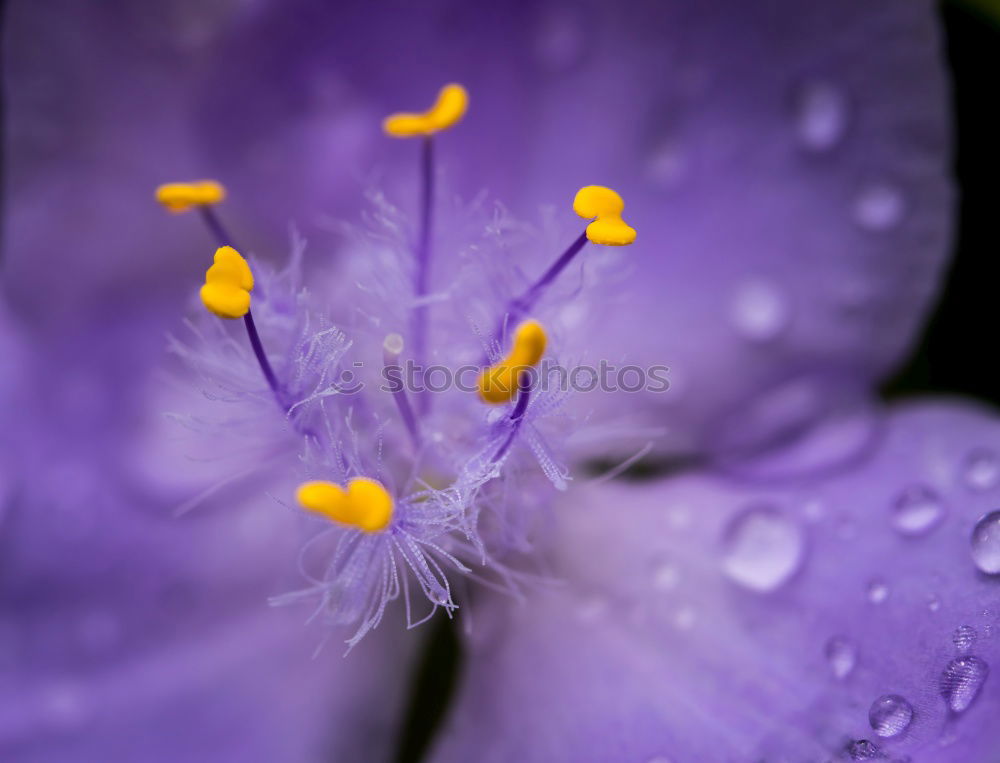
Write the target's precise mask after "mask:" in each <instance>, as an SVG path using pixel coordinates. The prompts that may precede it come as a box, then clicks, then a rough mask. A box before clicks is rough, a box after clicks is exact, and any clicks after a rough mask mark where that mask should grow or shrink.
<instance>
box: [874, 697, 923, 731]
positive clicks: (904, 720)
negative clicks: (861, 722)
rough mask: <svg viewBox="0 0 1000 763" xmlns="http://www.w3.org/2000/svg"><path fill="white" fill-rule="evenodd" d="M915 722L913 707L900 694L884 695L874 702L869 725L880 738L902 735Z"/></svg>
mask: <svg viewBox="0 0 1000 763" xmlns="http://www.w3.org/2000/svg"><path fill="white" fill-rule="evenodd" d="M911 720H913V705H911V704H910V703H909V702H907V701H906V699H905V698H904V697H900V696H899V695H898V694H884V695H883V696H881V697H879V698H878V699H877V700H875V701H874V702H872V706H871V708H870V709H869V710H868V723H869V724H871V727H872V730H873V731H874V732H875V733H876V734H878V735H879V736H880V737H894V736H896V735H897V734H901V733H903V732H904V731H905V730H906V727H907V726H909V725H910V721H911Z"/></svg>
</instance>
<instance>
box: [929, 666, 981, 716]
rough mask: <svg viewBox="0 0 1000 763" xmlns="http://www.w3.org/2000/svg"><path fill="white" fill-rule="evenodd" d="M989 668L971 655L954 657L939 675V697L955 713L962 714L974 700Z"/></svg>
mask: <svg viewBox="0 0 1000 763" xmlns="http://www.w3.org/2000/svg"><path fill="white" fill-rule="evenodd" d="M989 672H990V669H989V666H988V665H987V664H986V663H985V662H983V660H981V659H979V658H978V657H973V656H971V655H968V656H963V657H956V658H955V659H954V660H952V661H951V662H949V663H948V665H947V667H946V668H945V669H944V671H943V672H942V673H941V680H940V683H939V687H940V689H941V696H942V697H944V701H945V702H947V703H948V707H949V708H950V709H951V710H952V712H955V713H961V712H964V711H965V710H967V709H968V708H969V706H970V705H971V704H972V703H973V701H974V700H975V699H976V696H977V695H978V694H979V690H980V689H981V688H982V687H983V682H984V681H985V680H986V676H987V675H988V674H989Z"/></svg>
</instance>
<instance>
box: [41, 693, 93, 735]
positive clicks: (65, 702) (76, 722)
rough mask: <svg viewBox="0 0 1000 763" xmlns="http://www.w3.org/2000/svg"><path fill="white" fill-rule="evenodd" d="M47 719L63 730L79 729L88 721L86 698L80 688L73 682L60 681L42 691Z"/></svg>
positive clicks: (52, 724) (53, 725)
mask: <svg viewBox="0 0 1000 763" xmlns="http://www.w3.org/2000/svg"><path fill="white" fill-rule="evenodd" d="M42 709H43V712H44V716H45V719H46V720H47V721H48V722H49V724H51V726H52V727H54V728H57V729H59V730H61V731H70V730H74V729H77V728H79V727H81V726H83V725H84V724H86V722H87V717H88V711H87V704H86V700H85V698H84V696H83V694H82V692H81V690H80V688H79V687H78V686H77V685H76V684H73V683H58V684H53V685H51V686H48V687H46V689H45V690H44V691H43V693H42Z"/></svg>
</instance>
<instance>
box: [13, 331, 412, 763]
mask: <svg viewBox="0 0 1000 763" xmlns="http://www.w3.org/2000/svg"><path fill="white" fill-rule="evenodd" d="M82 328H83V333H82V334H75V333H73V327H71V326H70V327H66V331H65V335H64V336H62V337H53V336H45V337H42V336H39V335H37V334H34V335H29V336H28V337H26V339H29V340H30V341H27V342H25V345H26V346H27V347H30V348H32V351H31V352H23V353H22V356H21V357H22V363H21V364H19V365H18V366H16V367H15V368H16V370H17V372H18V374H17V376H15V377H14V378H13V379H12V380H7V381H9V382H10V384H9V385H8V386H7V387H0V390H2V391H3V392H4V397H3V399H2V400H0V407H2V410H3V411H4V412H5V421H4V424H5V431H6V432H7V433H10V434H12V435H13V436H12V437H11V438H10V445H11V447H10V448H9V449H8V448H7V447H6V446H7V444H8V438H7V437H4V440H3V445H4V447H3V449H0V502H2V503H0V538H2V540H3V547H4V551H3V575H2V576H0V758H2V759H4V760H8V759H9V760H15V759H16V760H19V761H64V760H70V759H72V760H102V761H118V760H123V761H124V760H144V761H146V760H148V761H154V762H155V761H177V760H202V759H216V760H241V761H275V760H281V761H315V760H320V759H326V758H331V759H338V760H361V759H368V758H369V757H374V758H376V759H378V758H385V757H388V756H389V755H390V754H391V752H392V749H393V746H394V744H395V741H394V740H395V736H396V731H397V724H398V720H399V716H400V713H401V705H402V701H403V699H404V696H403V694H404V692H405V688H406V683H405V682H403V681H400V680H399V674H400V673H401V672H402V671H405V669H406V666H407V665H408V663H409V659H410V655H411V654H412V649H413V648H414V647H415V646H416V642H415V641H414V640H412V639H409V640H405V641H401V640H400V638H399V633H400V631H401V630H402V627H403V626H402V624H401V623H399V622H386V623H385V626H384V628H383V629H381V630H379V631H378V632H376V633H373V634H371V636H370V637H369V641H368V642H367V643H365V644H363V645H361V646H360V647H359V648H357V649H356V650H354V652H352V654H351V656H350V657H349V658H347V659H344V658H342V656H341V655H342V654H343V645H342V644H341V643H339V642H337V641H336V640H334V641H332V642H331V643H329V644H327V646H326V648H325V649H324V650H323V651H322V652H321V653H320V654H319V655H318V656H316V657H315V658H314V656H313V655H314V652H315V650H316V648H317V646H318V645H319V644H320V641H321V638H322V633H321V631H320V630H319V629H316V628H308V627H307V626H306V624H305V619H306V617H307V616H308V612H306V611H303V610H299V609H276V608H271V607H269V606H268V604H267V601H268V598H269V597H270V596H272V595H274V594H278V593H283V592H285V591H287V590H289V589H291V588H292V587H294V586H298V585H301V581H300V579H299V575H298V571H297V569H296V566H295V561H296V558H297V556H298V553H299V550H300V549H301V547H302V543H303V540H304V538H303V533H302V528H300V527H299V526H298V522H297V521H296V518H295V515H294V514H293V512H291V511H289V510H287V509H286V508H285V507H283V506H282V505H281V504H279V503H278V502H277V501H276V500H275V499H274V498H272V497H271V495H269V493H270V494H272V495H279V496H281V495H289V494H290V493H291V491H292V489H293V486H292V485H291V484H289V481H290V480H291V479H292V475H291V474H286V475H283V476H282V478H281V479H279V480H276V479H275V477H274V475H273V474H272V473H268V472H267V471H266V470H265V469H263V468H261V467H260V465H258V464H253V466H254V467H255V468H254V469H253V471H254V472H255V477H253V478H251V479H249V480H247V479H244V480H242V481H237V482H236V483H234V484H232V485H229V486H228V487H227V489H226V490H222V491H220V492H218V493H216V494H215V495H214V496H213V497H212V498H211V499H210V500H208V501H206V502H204V503H203V504H202V505H200V506H199V507H198V508H197V510H193V511H191V512H190V513H188V514H186V515H185V516H183V517H177V516H175V515H174V509H175V508H176V507H177V506H178V504H179V503H180V502H181V501H183V500H184V499H185V498H189V497H190V496H192V495H194V494H196V493H197V492H199V491H200V490H201V489H203V488H205V487H206V486H211V485H213V484H214V483H215V482H218V481H219V480H220V477H222V476H225V475H220V474H219V471H218V470H219V466H218V464H219V463H221V461H218V460H216V461H213V462H212V463H210V464H207V465H199V464H197V463H194V462H192V461H190V460H189V458H188V457H187V455H186V453H185V451H183V450H181V448H180V446H178V445H177V443H176V442H175V441H176V438H177V434H176V432H174V433H171V434H170V435H167V434H166V433H165V428H157V429H155V430H152V431H149V432H148V437H149V438H150V439H151V440H155V448H152V447H151V448H143V447H142V446H143V444H144V443H145V442H146V433H147V430H148V429H149V428H150V427H151V426H152V422H153V420H154V419H162V413H163V409H161V408H160V407H159V406H160V405H161V404H163V403H164V399H163V398H160V397H153V396H152V395H151V393H150V392H149V391H148V390H147V389H146V387H147V385H146V384H145V383H144V382H143V381H142V380H143V379H144V378H145V376H146V374H145V373H144V368H145V366H146V364H148V363H149V357H148V354H149V350H148V348H146V346H147V345H150V344H154V345H155V344H157V343H156V342H151V341H150V336H152V337H160V336H162V333H161V332H160V331H159V330H158V329H157V327H156V326H154V325H150V324H148V323H141V322H140V323H130V322H128V321H126V322H124V323H123V324H122V325H104V326H94V325H85V326H83V327H82ZM4 338H5V336H4V335H3V334H0V342H2V341H3V340H4ZM144 348H145V349H144ZM5 370H6V368H5ZM0 378H2V377H0ZM147 417H148V420H147ZM175 429H176V427H175ZM215 455H216V456H217V457H221V456H224V455H226V454H221V453H219V454H215ZM229 455H232V454H229ZM231 460H232V459H230V461H231ZM212 467H214V469H213V468H212ZM171 474H172V478H171ZM5 477H6V478H9V481H10V485H9V489H6V488H7V487H8V486H7V485H5V484H4V481H3V480H4V478H5Z"/></svg>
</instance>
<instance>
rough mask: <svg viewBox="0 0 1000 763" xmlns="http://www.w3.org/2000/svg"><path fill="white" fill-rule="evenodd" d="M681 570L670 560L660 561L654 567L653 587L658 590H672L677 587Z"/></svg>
mask: <svg viewBox="0 0 1000 763" xmlns="http://www.w3.org/2000/svg"><path fill="white" fill-rule="evenodd" d="M679 581H680V572H679V571H678V569H677V567H676V565H674V564H671V563H670V562H668V561H661V562H658V563H657V564H656V565H655V566H654V567H653V587H654V588H655V589H656V590H658V591H670V590H672V589H674V588H676V587H677V583H678V582H679Z"/></svg>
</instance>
